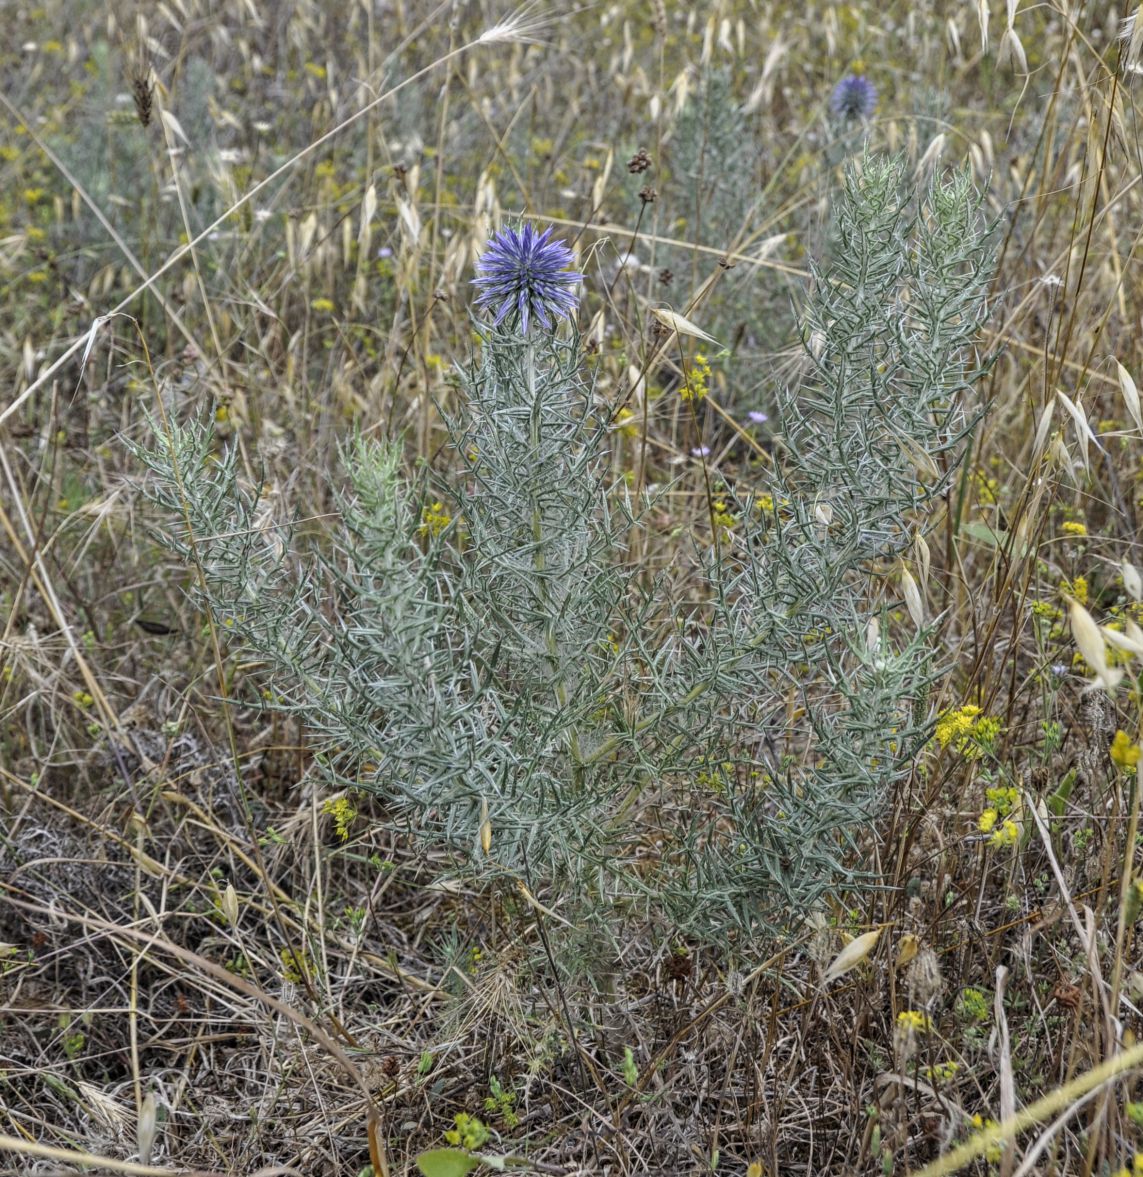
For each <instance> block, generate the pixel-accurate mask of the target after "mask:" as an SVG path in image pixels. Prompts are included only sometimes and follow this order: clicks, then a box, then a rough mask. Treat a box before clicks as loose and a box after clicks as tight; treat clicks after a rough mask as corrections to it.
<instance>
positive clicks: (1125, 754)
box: [1108, 728, 1139, 770]
mask: <svg viewBox="0 0 1143 1177" xmlns="http://www.w3.org/2000/svg"><path fill="white" fill-rule="evenodd" d="M1108 755H1110V757H1111V759H1112V760H1114V761H1115V763H1116V764H1118V765H1119V767H1120V768H1122V769H1125V770H1126V769H1131V768H1134V767H1135V766H1136V765H1137V764H1138V763H1139V745H1138V744H1133V743H1132V742H1131V737H1130V736H1129V735H1128V734H1127V733H1126V732H1125V731H1124V730H1123V729H1122V728H1120V729H1119V731H1117V732H1116V733H1115V738H1114V739H1113V740H1112V741H1111V747H1110V748H1109V749H1108Z"/></svg>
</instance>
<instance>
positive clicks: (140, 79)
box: [131, 73, 155, 127]
mask: <svg viewBox="0 0 1143 1177" xmlns="http://www.w3.org/2000/svg"><path fill="white" fill-rule="evenodd" d="M131 97H132V98H134V99H135V113H136V114H137V115H138V116H139V122H141V123H142V124H143V126H145V127H149V126H150V125H151V111H152V104H153V102H154V99H155V87H154V83H153V82H152V81H151V79H150V77H149V76H148V75H147V74H144V73H137V74H136V75H135V76H134V77H133V78H132V79H131Z"/></svg>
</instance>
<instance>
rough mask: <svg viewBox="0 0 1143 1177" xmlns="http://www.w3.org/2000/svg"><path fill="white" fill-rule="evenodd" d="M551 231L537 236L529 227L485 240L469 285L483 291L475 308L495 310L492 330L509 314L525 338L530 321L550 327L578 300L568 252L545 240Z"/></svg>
mask: <svg viewBox="0 0 1143 1177" xmlns="http://www.w3.org/2000/svg"><path fill="white" fill-rule="evenodd" d="M551 234H552V230H551V228H547V229H545V230H544V231H543V232H542V233H537V232H536V230H535V229H534V228H533V227H532V226H531V225H525V226H524V227H523V229H519V230H518V229H503V230H501V231H500V232H499V233H497V234H496V235H495V236H494V237H493V238H492V240H491V242H489V245H488V248H487V249H485V251H484V253H483V254H481V256H480V258H479V260H478V261H477V263H476V270H477V275H478V276H477V277H476V278H474V279H473V280H472V282H473V285H474V286H480V287H482V289H481V291H480V294H479V295H478V296H477V299H476V301H477V304H478V305H479V306H482V307H496V308H497V310H496V318H495V320H494V322H495V324H496V326H499V325H500V324H501V323H502V322H504V320H505V319H506V318H508V317H509V316H510V315H511V316H513V320H512V321H513V323H514V324H515V325H518V326H519V328H520V330H521V331H522V332H523V333H524V334H525V335H526V334H527V333H528V327H529V324H530V323H531V321H532V319H533V318H534V319H538V320H539V322H540V324H541V326H543V327H545V328H550V327H551V326H552V319H553V318H559V319H567V318H570V317H571V315H572V314H573V312H574V311H575V309H576V305H577V303H578V298H577V296H576V294H575V293H574V292H573V291H572V289H571V288H572V287H573V286H575V285H576V284H577V283H578V282H580V281H581V280H582V279H583V275H582V274H578V273H576V272H575V271H574V270H569V269H567V267H568V266H569V265H570V264H571V261H572V252H571V250H570V249H568V247H567V246H566V245H565V244H564V243H563V242H562V241H550V240H549V238H550V237H551Z"/></svg>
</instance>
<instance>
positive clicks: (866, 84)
mask: <svg viewBox="0 0 1143 1177" xmlns="http://www.w3.org/2000/svg"><path fill="white" fill-rule="evenodd" d="M829 108H830V110H831V111H832V112H833V114H834V116H835V117H836V118H839V119H844V120H845V121H846V122H852V121H854V120H857V119H867V118H869V117H870V116H871V115H872V114H873V112H874V111H875V110H876V109H877V90H876V88H875V87H874V85H873V83H872V82H871V81H870V80H869V79H868V78H866V77H863V76H862V75H861V74H846V76H845V77H844V78H842V79H841V81H840V82H838V84H837V85H836V86H834V88H833V93H832V94H831V95H830V99H829Z"/></svg>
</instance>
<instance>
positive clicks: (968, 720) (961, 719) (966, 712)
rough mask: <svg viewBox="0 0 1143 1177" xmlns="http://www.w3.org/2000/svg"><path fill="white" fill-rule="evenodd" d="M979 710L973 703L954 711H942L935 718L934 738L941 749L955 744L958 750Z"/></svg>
mask: <svg viewBox="0 0 1143 1177" xmlns="http://www.w3.org/2000/svg"><path fill="white" fill-rule="evenodd" d="M979 714H980V708H979V707H977V706H976V704H974V703H966V704H965V705H964V706H963V707H958V708H957V709H956V710H955V711H942V712H941V713H940V715H939V716H937V728H936V737H937V743H938V744H940V746H941V747H942V748H947V747H948V746H949V745H950V744H955V745H956V746H957V749H958V750H959V747H960V744H961V743H962V742H963V741H964V738H965V737H966V736H967V735H969V734H970V733H971V731H972V728H973V725H974V724H975V723H976V718H977V716H978V715H979Z"/></svg>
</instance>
